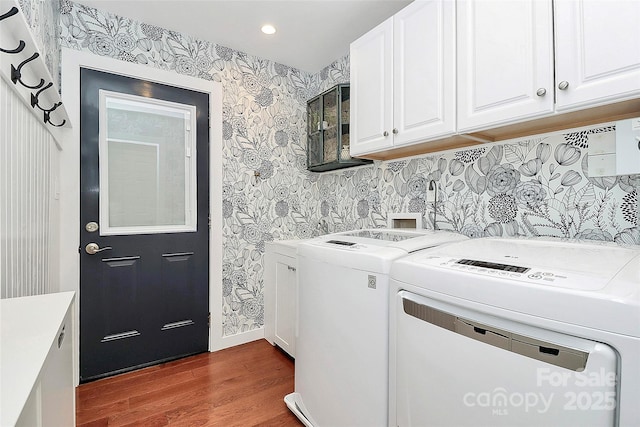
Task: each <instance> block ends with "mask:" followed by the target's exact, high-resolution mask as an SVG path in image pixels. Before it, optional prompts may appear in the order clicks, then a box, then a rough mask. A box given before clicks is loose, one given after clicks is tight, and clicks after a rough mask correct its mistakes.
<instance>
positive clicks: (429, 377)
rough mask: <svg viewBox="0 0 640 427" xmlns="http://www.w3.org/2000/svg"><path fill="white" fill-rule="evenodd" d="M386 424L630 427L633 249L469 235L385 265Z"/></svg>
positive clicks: (636, 286) (634, 403) (635, 329)
mask: <svg viewBox="0 0 640 427" xmlns="http://www.w3.org/2000/svg"><path fill="white" fill-rule="evenodd" d="M390 291H391V294H392V297H391V301H390V345H389V347H390V356H389V373H390V393H389V397H390V400H389V425H393V426H399V427H407V426H455V427H461V426H513V425H518V426H541V425H549V426H551V425H553V426H637V425H638V423H639V422H640V406H638V402H640V248H639V247H621V246H617V245H614V244H604V243H603V244H601V243H598V242H592V243H588V242H576V241H563V240H559V239H556V240H551V239H542V240H541V239H498V238H487V239H476V240H468V241H466V242H460V243H454V244H451V245H448V246H445V247H441V248H434V249H431V250H425V251H421V252H418V253H415V254H412V255H409V256H407V257H405V258H403V259H400V260H398V261H397V262H395V263H394V265H393V266H392V270H391V284H390Z"/></svg>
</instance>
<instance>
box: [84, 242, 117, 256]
mask: <svg viewBox="0 0 640 427" xmlns="http://www.w3.org/2000/svg"><path fill="white" fill-rule="evenodd" d="M111 249H113V248H112V247H111V246H105V247H104V248H101V247H100V246H98V244H97V243H89V244H88V245H87V246H85V248H84V250H85V251H87V253H88V254H89V255H95V254H97V253H98V252H102V251H108V250H111Z"/></svg>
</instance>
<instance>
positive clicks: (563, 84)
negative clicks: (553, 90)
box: [558, 80, 569, 90]
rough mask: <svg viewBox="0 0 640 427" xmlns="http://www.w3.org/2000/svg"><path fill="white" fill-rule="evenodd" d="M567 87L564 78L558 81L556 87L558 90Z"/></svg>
mask: <svg viewBox="0 0 640 427" xmlns="http://www.w3.org/2000/svg"><path fill="white" fill-rule="evenodd" d="M568 87H569V82H568V81H566V80H563V81H561V82H560V83H558V89H560V90H565V89H566V88H568Z"/></svg>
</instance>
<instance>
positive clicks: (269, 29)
mask: <svg viewBox="0 0 640 427" xmlns="http://www.w3.org/2000/svg"><path fill="white" fill-rule="evenodd" d="M262 32H263V33H265V34H273V33H275V32H276V27H274V26H273V25H269V24H267V25H263V26H262Z"/></svg>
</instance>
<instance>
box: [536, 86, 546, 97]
mask: <svg viewBox="0 0 640 427" xmlns="http://www.w3.org/2000/svg"><path fill="white" fill-rule="evenodd" d="M546 93H547V90H546V89H545V88H543V87H541V88H540V89H538V90H537V91H536V95H538V96H545V95H546Z"/></svg>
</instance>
